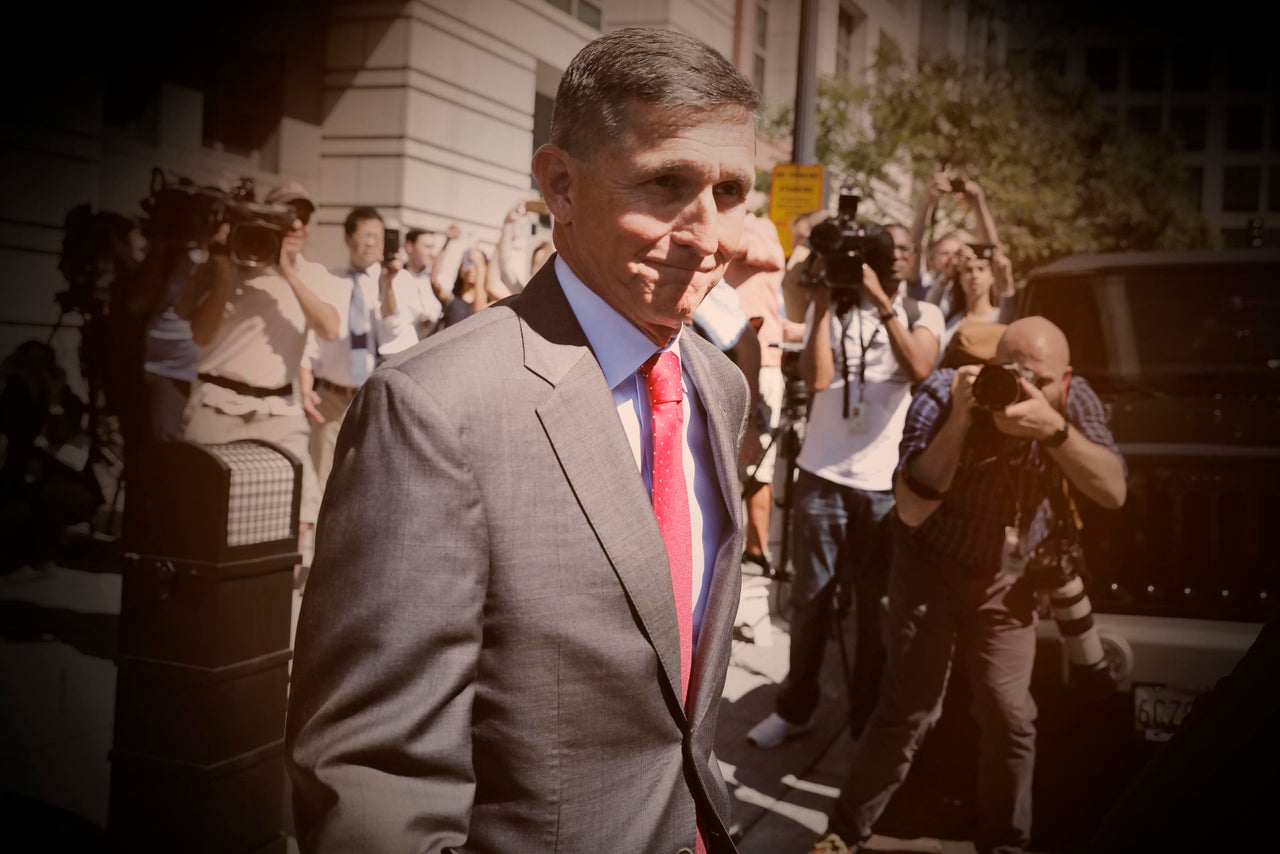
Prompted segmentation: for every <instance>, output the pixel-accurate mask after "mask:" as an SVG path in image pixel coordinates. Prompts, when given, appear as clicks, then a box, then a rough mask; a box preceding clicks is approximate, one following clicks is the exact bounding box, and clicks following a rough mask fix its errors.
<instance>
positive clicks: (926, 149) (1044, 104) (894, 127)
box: [765, 49, 1212, 276]
mask: <svg viewBox="0 0 1280 854" xmlns="http://www.w3.org/2000/svg"><path fill="white" fill-rule="evenodd" d="M868 78H869V80H870V81H871V82H869V83H866V84H861V85H854V84H852V83H849V82H847V81H839V80H833V79H823V80H821V81H819V88H818V109H817V111H816V112H817V118H816V124H817V129H816V130H817V133H816V137H817V145H816V149H817V157H818V161H819V162H820V163H822V164H823V165H825V166H826V167H827V169H828V172H829V173H830V174H831V175H832V177H833V179H834V180H835V181H836V182H837V183H838V184H847V185H852V186H853V187H855V188H856V189H857V190H858V192H859V193H860V194H861V195H862V196H863V198H867V199H872V198H874V196H875V188H876V187H877V186H880V187H884V186H885V185H889V186H898V185H899V181H898V178H900V177H901V176H902V175H903V174H904V173H905V174H907V175H910V176H911V178H913V179H914V181H913V183H914V186H916V187H923V186H924V184H925V183H927V181H928V180H929V177H930V176H931V175H932V174H934V173H935V172H937V171H939V170H945V169H950V170H952V171H954V172H955V173H956V174H958V175H962V176H964V177H967V178H972V179H974V180H977V181H978V182H979V183H981V184H982V186H983V189H984V190H985V191H986V194H987V201H988V204H989V205H990V207H991V209H992V211H993V213H994V215H995V218H996V222H997V225H998V226H999V231H1000V240H1001V243H1002V244H1003V245H1004V249H1005V252H1006V253H1007V254H1008V255H1009V257H1010V259H1011V260H1012V261H1013V264H1014V269H1015V271H1017V274H1018V275H1019V276H1022V275H1025V274H1026V273H1027V272H1028V271H1030V270H1031V269H1032V268H1033V267H1037V266H1040V265H1042V264H1045V263H1048V262H1050V261H1052V260H1054V259H1057V258H1061V257H1063V256H1066V255H1071V254H1076V253H1081V252H1109V251H1116V250H1143V249H1173V248H1188V247H1196V246H1207V245H1210V244H1211V239H1212V238H1211V235H1210V232H1209V229H1208V227H1207V225H1206V223H1205V221H1204V219H1203V217H1202V216H1201V215H1200V212H1199V210H1198V208H1197V205H1196V200H1195V197H1194V195H1193V193H1192V191H1191V188H1190V186H1189V184H1188V182H1187V177H1186V172H1185V170H1184V168H1183V167H1182V165H1181V164H1180V163H1179V162H1178V159H1177V156H1176V148H1175V143H1174V140H1173V139H1172V137H1169V136H1161V137H1153V136H1150V135H1144V134H1140V133H1138V132H1136V131H1133V130H1131V129H1130V128H1128V127H1126V126H1125V125H1124V124H1123V122H1122V121H1121V120H1120V119H1119V118H1118V117H1117V116H1115V115H1114V114H1113V113H1112V112H1110V111H1108V110H1107V109H1105V108H1103V107H1102V106H1100V105H1099V104H1098V102H1097V101H1096V99H1095V98H1094V97H1093V95H1092V93H1091V92H1090V91H1088V90H1072V89H1070V88H1068V86H1067V85H1066V83H1065V81H1063V80H1062V79H1061V78H1060V77H1057V78H1055V77H1054V76H1052V75H1045V74H1037V73H1034V72H1032V71H1029V70H1017V69H1011V68H995V69H992V68H980V67H976V66H973V65H967V64H964V63H962V62H960V61H958V60H956V59H954V58H952V57H941V58H925V59H922V60H921V61H920V62H918V63H916V64H910V63H908V62H906V61H905V60H904V59H903V57H902V56H901V55H900V54H899V53H897V52H896V51H894V50H893V49H888V50H882V51H881V52H880V53H879V55H878V56H877V58H876V61H875V64H874V67H873V69H872V73H871V74H870V75H868ZM792 124H793V119H792V110H791V109H790V108H785V109H783V110H779V111H777V112H775V113H774V114H772V115H771V116H770V117H768V118H767V119H766V123H765V128H766V130H769V131H771V132H773V133H777V134H780V135H781V134H789V133H790V132H791V128H792ZM912 202H913V204H914V203H917V202H918V198H917V199H913V200H912ZM942 204H943V205H949V204H952V200H950V199H947V200H944V202H943V203H942ZM954 213H955V212H954V211H947V212H944V216H945V215H947V214H954ZM927 237H928V235H926V238H927Z"/></svg>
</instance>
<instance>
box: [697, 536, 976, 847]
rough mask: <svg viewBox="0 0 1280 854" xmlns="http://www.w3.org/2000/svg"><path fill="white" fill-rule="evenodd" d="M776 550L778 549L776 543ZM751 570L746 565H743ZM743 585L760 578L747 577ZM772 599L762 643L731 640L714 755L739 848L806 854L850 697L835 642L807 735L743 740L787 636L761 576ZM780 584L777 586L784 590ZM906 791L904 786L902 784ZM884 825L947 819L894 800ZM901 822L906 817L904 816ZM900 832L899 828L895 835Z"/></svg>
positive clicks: (778, 670)
mask: <svg viewBox="0 0 1280 854" xmlns="http://www.w3.org/2000/svg"><path fill="white" fill-rule="evenodd" d="M775 549H776V547H775ZM751 569H754V567H750V566H748V567H747V571H748V572H749V570H751ZM743 580H744V583H745V584H748V585H752V584H756V583H759V581H760V579H754V578H753V576H752V575H750V574H744V576H743ZM766 584H767V587H768V589H769V601H770V604H771V608H770V615H769V626H770V628H771V630H772V631H771V632H769V634H770V635H771V637H770V640H771V643H768V644H758V643H753V642H750V641H744V640H735V641H734V648H733V655H732V658H731V660H730V665H729V674H728V679H727V680H726V682H725V692H724V700H723V703H722V705H721V706H720V720H719V724H718V729H717V732H716V754H717V756H718V757H719V759H720V762H721V767H722V769H723V770H724V775H725V780H726V781H727V782H728V784H729V788H730V790H731V792H732V794H733V798H734V820H735V821H736V822H738V823H740V824H741V825H742V828H743V836H742V839H741V841H740V842H739V843H738V850H739V851H740V852H741V854H804V852H807V851H808V850H809V848H810V846H811V845H812V844H813V842H814V841H815V840H816V839H818V838H819V837H821V836H822V834H823V832H824V831H825V829H826V824H827V811H828V810H829V809H830V807H831V805H832V803H833V802H834V800H835V798H836V796H837V795H838V794H839V786H840V784H841V783H842V782H843V780H844V776H845V774H846V773H847V770H848V763H849V755H850V753H851V751H852V748H853V741H852V739H851V738H850V737H849V729H848V722H847V719H846V712H847V709H848V697H847V694H846V688H845V681H844V677H843V676H842V674H841V662H840V649H839V646H838V645H837V644H836V643H835V642H834V640H833V641H832V642H831V643H829V644H828V646H827V654H826V657H825V658H824V661H823V679H822V694H821V698H820V700H819V702H818V708H817V711H816V712H815V715H814V726H813V729H812V730H810V731H809V732H807V733H805V734H804V735H801V736H799V737H797V738H795V739H791V740H788V741H787V742H785V743H784V744H782V745H781V746H779V747H776V748H774V749H771V750H761V749H759V748H756V747H754V746H752V745H751V744H750V743H749V742H747V740H746V736H747V732H748V731H750V729H751V728H752V727H753V726H755V725H756V723H757V722H759V721H760V720H761V719H762V718H764V717H765V716H766V715H768V714H769V713H770V712H772V711H773V702H774V698H775V696H776V695H777V692H778V687H779V686H780V685H781V683H782V680H783V678H784V677H785V676H786V673H787V656H788V651H789V648H790V636H789V634H788V632H787V628H788V627H787V623H786V620H785V618H784V617H783V616H782V614H780V613H779V612H780V611H783V610H784V607H783V606H780V605H779V603H778V602H777V592H778V591H776V590H775V589H774V584H773V582H766ZM786 589H787V588H786V587H784V588H783V591H784V595H785V591H786ZM843 628H844V634H845V639H846V644H847V649H848V651H849V654H850V655H852V654H853V649H854V642H853V636H854V631H853V629H854V627H853V621H852V618H850V619H848V620H846V621H845V623H844V626H843ZM903 793H904V794H905V795H907V796H908V797H910V796H911V795H912V792H911V791H908V790H906V789H905V787H904V792H903ZM893 812H894V814H895V815H890V814H888V813H886V821H887V823H890V824H892V825H893V826H895V827H901V828H903V829H908V828H912V826H913V824H914V823H915V822H914V821H913V819H917V818H918V819H920V822H919V823H920V825H921V826H922V827H926V828H927V827H931V826H932V827H936V826H939V825H940V824H944V823H945V819H946V818H947V817H945V816H939V815H938V814H937V813H938V810H937V808H936V807H935V806H934V805H932V804H929V803H928V802H927V799H915V802H914V803H912V802H906V803H902V804H899V805H897V807H896V808H895V809H894V811H893ZM904 818H905V819H906V820H903V819H904ZM898 832H901V831H898ZM871 845H872V846H873V848H875V849H877V850H884V851H931V852H945V854H969V853H970V852H973V851H974V850H975V849H974V847H973V845H972V844H970V843H968V842H962V841H954V840H947V839H937V838H933V837H917V836H916V835H915V833H914V832H908V833H903V834H902V836H901V837H882V836H875V837H872V840H871Z"/></svg>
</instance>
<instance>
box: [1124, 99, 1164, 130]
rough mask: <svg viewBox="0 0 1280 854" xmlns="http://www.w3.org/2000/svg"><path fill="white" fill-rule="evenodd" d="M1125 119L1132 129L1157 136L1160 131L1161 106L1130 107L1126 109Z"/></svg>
mask: <svg viewBox="0 0 1280 854" xmlns="http://www.w3.org/2000/svg"><path fill="white" fill-rule="evenodd" d="M1124 121H1125V124H1127V125H1128V126H1129V129H1130V130H1134V131H1137V132H1138V133H1145V134H1149V135H1151V136H1155V135H1156V134H1158V133H1160V108H1159V107H1150V106H1148V107H1130V108H1129V109H1128V110H1126V111H1125V116H1124Z"/></svg>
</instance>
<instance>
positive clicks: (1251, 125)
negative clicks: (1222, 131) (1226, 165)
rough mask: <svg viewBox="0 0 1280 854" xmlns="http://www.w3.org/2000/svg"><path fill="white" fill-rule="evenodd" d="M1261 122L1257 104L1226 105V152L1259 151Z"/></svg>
mask: <svg viewBox="0 0 1280 854" xmlns="http://www.w3.org/2000/svg"><path fill="white" fill-rule="evenodd" d="M1262 120H1263V113H1262V107H1261V106H1260V105H1258V104H1228V105H1227V122H1226V131H1227V151H1261V150H1262Z"/></svg>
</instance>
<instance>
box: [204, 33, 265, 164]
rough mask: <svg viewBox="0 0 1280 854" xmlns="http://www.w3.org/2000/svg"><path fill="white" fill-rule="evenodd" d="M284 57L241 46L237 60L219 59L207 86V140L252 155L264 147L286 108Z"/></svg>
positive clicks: (205, 137) (220, 146)
mask: <svg viewBox="0 0 1280 854" xmlns="http://www.w3.org/2000/svg"><path fill="white" fill-rule="evenodd" d="M283 73H284V68H283V62H282V59H281V58H280V57H274V56H268V55H266V54H261V53H254V52H252V51H251V50H250V49H249V48H247V47H245V48H242V49H241V52H240V54H239V56H237V57H236V61H235V62H223V61H215V62H213V63H211V64H210V66H209V67H208V69H207V75H206V84H205V86H204V144H205V145H208V146H213V147H218V148H221V149H222V150H224V151H229V152H233V153H235V154H243V155H248V154H252V153H253V152H255V151H258V150H259V149H261V148H262V146H263V144H264V143H265V142H266V141H267V137H269V136H270V135H271V133H272V131H274V130H275V128H276V125H277V124H279V122H280V118H281V116H282V115H283V113H284V110H283V93H284V77H283Z"/></svg>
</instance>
